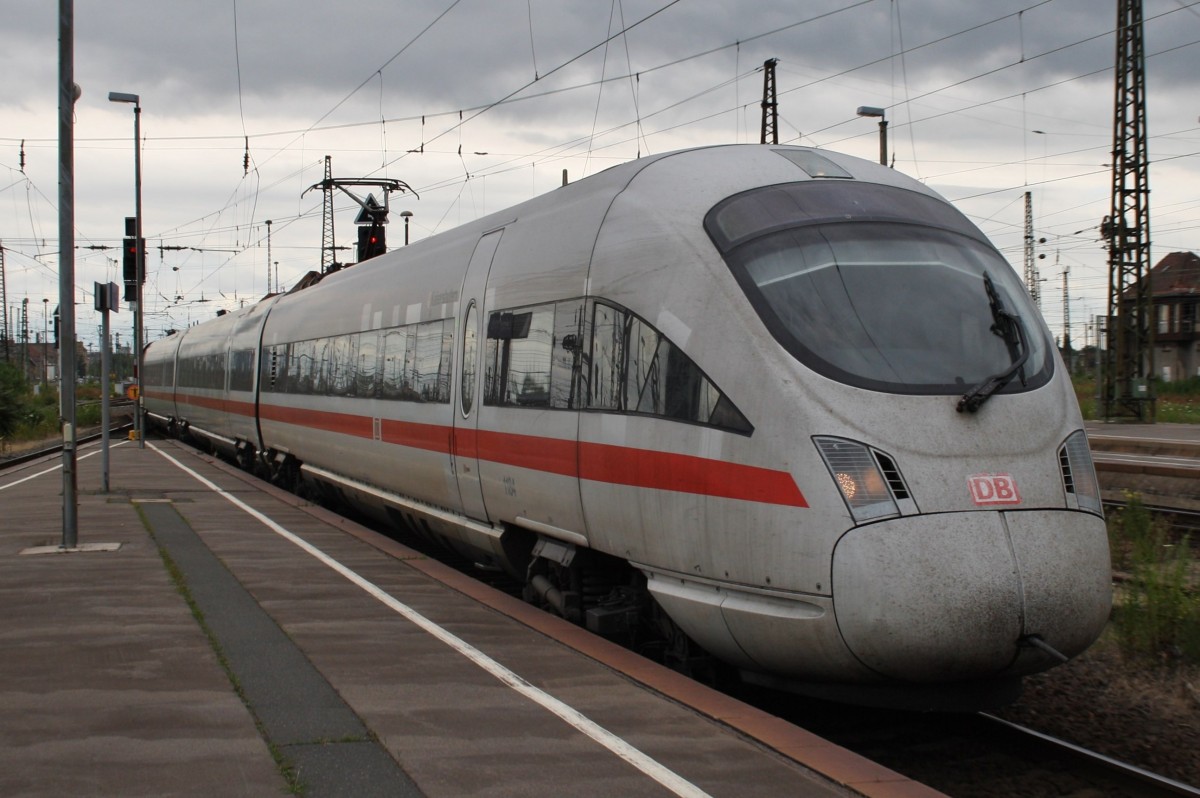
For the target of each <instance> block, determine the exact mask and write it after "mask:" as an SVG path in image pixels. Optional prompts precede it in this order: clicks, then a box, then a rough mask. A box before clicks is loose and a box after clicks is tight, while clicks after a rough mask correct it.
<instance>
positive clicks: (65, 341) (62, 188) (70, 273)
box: [58, 0, 80, 550]
mask: <svg viewBox="0 0 1200 798" xmlns="http://www.w3.org/2000/svg"><path fill="white" fill-rule="evenodd" d="M79 94H80V90H79V87H78V86H77V85H75V3H74V0H59V4H58V307H59V313H60V317H59V328H58V330H59V341H60V342H61V343H60V345H59V347H58V373H59V375H60V376H61V379H60V380H59V385H58V396H59V399H58V407H59V417H60V418H61V419H62V437H63V452H62V480H63V481H62V484H63V490H62V502H63V509H62V544H61V548H63V549H67V550H69V549H73V548H75V547H76V546H77V545H78V544H79V496H78V492H77V490H76V487H77V484H76V470H75V466H76V454H75V443H76V440H77V436H76V431H75V101H76V100H78V99H79Z"/></svg>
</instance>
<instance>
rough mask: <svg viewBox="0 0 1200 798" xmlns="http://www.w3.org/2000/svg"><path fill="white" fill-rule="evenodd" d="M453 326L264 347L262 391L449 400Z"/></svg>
mask: <svg viewBox="0 0 1200 798" xmlns="http://www.w3.org/2000/svg"><path fill="white" fill-rule="evenodd" d="M452 337H453V327H452V325H450V324H449V323H447V322H445V321H443V320H440V319H439V320H438V321H431V322H425V323H422V324H411V325H408V326H407V327H397V328H393V329H390V330H369V331H367V332H363V333H347V334H345V335H334V336H330V337H328V338H317V339H313V340H309V341H293V342H292V343H290V344H275V345H272V346H265V347H263V351H262V390H263V391H265V392H268V393H270V392H275V393H293V394H316V395H325V396H344V397H358V398H373V397H379V398H383V399H393V400H400V401H407V402H441V403H443V404H444V403H447V402H449V401H450V353H451V345H452Z"/></svg>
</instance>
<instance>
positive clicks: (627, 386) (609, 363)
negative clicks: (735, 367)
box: [588, 302, 753, 433]
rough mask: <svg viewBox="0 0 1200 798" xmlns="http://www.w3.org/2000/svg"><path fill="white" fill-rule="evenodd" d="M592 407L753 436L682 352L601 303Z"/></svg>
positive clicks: (596, 326)
mask: <svg viewBox="0 0 1200 798" xmlns="http://www.w3.org/2000/svg"><path fill="white" fill-rule="evenodd" d="M589 377H590V379H589V384H590V388H591V397H590V400H589V402H588V407H590V408H592V409H597V410H618V411H624V412H627V413H638V414H645V415H652V416H660V417H664V418H673V419H678V420H680V421H691V422H695V423H698V424H706V425H709V426H714V427H721V428H723V429H730V430H734V431H736V432H747V433H748V432H751V431H753V427H751V426H750V423H749V422H748V421H747V420H746V417H745V416H743V415H742V414H741V412H740V411H738V409H737V408H736V407H734V406H733V404H732V403H731V402H730V401H729V400H728V398H726V397H725V396H724V395H723V394H722V393H721V392H720V390H718V389H717V387H716V386H715V385H713V383H712V381H711V380H709V379H708V378H707V377H706V376H705V375H704V373H703V372H702V371H700V369H699V367H697V366H696V364H695V363H694V362H693V361H692V359H691V358H689V357H688V356H687V355H685V354H684V353H683V351H682V350H681V349H679V347H677V346H675V344H673V343H671V341H669V340H667V338H666V336H664V335H662V334H661V333H660V332H658V330H656V329H654V328H653V327H652V326H650V325H649V324H648V323H646V322H645V321H644V320H642V319H640V318H638V317H637V316H635V315H634V314H632V313H630V312H628V311H626V310H624V309H622V308H617V307H614V306H612V305H608V304H605V303H603V302H597V303H595V306H594V312H593V316H592V357H591V368H590V370H589Z"/></svg>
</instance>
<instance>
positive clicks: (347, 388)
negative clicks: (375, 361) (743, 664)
mask: <svg viewBox="0 0 1200 798" xmlns="http://www.w3.org/2000/svg"><path fill="white" fill-rule="evenodd" d="M357 367H358V336H357V335H338V336H335V337H334V338H331V339H330V342H329V394H330V395H331V396H356V395H357V389H358V377H357V375H356V373H355V372H356V370H357Z"/></svg>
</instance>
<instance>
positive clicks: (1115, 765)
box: [979, 712, 1200, 798]
mask: <svg viewBox="0 0 1200 798" xmlns="http://www.w3.org/2000/svg"><path fill="white" fill-rule="evenodd" d="M979 717H981V718H984V719H985V720H987V721H988V722H989V723H994V724H997V725H998V726H999V727H1000V728H1002V729H1004V730H1005V731H1007V732H1008V733H1010V734H1012V735H1015V736H1018V737H1021V738H1024V740H1025V741H1026V742H1028V743H1030V744H1033V745H1036V746H1041V747H1046V748H1050V749H1052V750H1054V751H1055V753H1057V754H1059V755H1060V756H1065V757H1069V758H1071V759H1073V760H1075V761H1076V762H1078V763H1080V765H1081V766H1082V767H1084V768H1088V769H1093V770H1096V771H1103V772H1105V773H1106V774H1108V775H1109V776H1111V777H1112V778H1114V779H1115V780H1116V781H1117V782H1118V783H1119V786H1121V787H1124V788H1126V789H1129V790H1132V791H1135V794H1137V795H1139V796H1148V798H1153V796H1165V795H1172V796H1173V795H1188V796H1196V797H1200V788H1197V787H1193V786H1191V785H1190V784H1184V783H1183V782H1181V781H1175V780H1174V779H1169V778H1167V777H1166V776H1160V775H1159V774H1157V773H1152V772H1150V771H1149V770H1146V769H1144V768H1140V767H1138V766H1137V765H1131V764H1129V763H1127V762H1122V761H1120V760H1119V759H1113V758H1112V757H1110V756H1105V755H1104V754H1101V753H1098V752H1096V751H1092V750H1089V749H1087V748H1084V747H1082V746H1079V745H1076V744H1074V743H1071V742H1067V741H1066V740H1060V739H1059V738H1057V737H1052V736H1051V735H1049V734H1043V733H1042V732H1039V731H1034V730H1033V729H1029V728H1026V727H1024V726H1021V725H1019V724H1016V723H1013V722H1011V721H1007V720H1004V719H1003V718H998V717H996V716H995V715H990V714H988V713H986V712H980V713H979Z"/></svg>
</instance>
